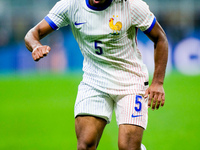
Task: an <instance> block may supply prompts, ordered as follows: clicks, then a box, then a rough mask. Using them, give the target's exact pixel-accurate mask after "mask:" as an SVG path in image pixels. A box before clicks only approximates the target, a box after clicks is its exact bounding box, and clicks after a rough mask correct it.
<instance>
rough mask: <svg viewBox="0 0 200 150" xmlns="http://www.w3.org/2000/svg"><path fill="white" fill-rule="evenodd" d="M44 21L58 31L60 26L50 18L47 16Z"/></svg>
mask: <svg viewBox="0 0 200 150" xmlns="http://www.w3.org/2000/svg"><path fill="white" fill-rule="evenodd" d="M44 20H46V22H47V23H48V24H49V25H50V26H51V28H52V29H53V30H57V29H58V26H57V25H56V24H55V23H54V22H53V21H52V20H51V19H50V18H49V17H48V16H46V17H45V18H44Z"/></svg>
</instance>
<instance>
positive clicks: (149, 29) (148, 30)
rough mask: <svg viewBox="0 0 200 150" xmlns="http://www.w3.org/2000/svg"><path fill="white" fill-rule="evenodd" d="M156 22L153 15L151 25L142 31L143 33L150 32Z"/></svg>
mask: <svg viewBox="0 0 200 150" xmlns="http://www.w3.org/2000/svg"><path fill="white" fill-rule="evenodd" d="M155 24H156V17H154V19H153V22H152V24H151V26H150V27H149V28H148V29H147V30H146V31H144V33H145V34H148V33H150V32H151V30H152V29H153V27H154V25H155Z"/></svg>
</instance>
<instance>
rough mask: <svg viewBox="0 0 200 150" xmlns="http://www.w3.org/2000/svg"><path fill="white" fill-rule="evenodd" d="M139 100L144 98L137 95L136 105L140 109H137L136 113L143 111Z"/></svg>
mask: <svg viewBox="0 0 200 150" xmlns="http://www.w3.org/2000/svg"><path fill="white" fill-rule="evenodd" d="M139 99H142V96H141V95H136V97H135V104H137V105H138V107H135V111H137V112H138V111H141V109H142V103H141V101H139Z"/></svg>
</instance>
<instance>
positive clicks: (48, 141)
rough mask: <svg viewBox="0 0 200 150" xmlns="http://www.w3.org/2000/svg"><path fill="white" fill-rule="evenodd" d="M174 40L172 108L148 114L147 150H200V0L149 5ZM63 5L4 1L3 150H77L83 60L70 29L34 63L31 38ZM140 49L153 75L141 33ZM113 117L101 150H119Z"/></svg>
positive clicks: (169, 83)
mask: <svg viewBox="0 0 200 150" xmlns="http://www.w3.org/2000/svg"><path fill="white" fill-rule="evenodd" d="M145 1H146V2H147V3H148V4H149V6H150V9H151V11H152V12H153V13H154V14H155V15H156V17H157V20H158V21H159V22H160V24H161V25H162V27H163V28H164V30H165V31H166V33H167V37H168V39H169V60H168V66H167V75H166V79H165V85H164V86H165V91H166V106H165V107H164V108H162V109H160V110H159V111H154V112H153V111H151V110H149V124H148V130H147V131H146V132H145V134H144V139H143V143H144V144H145V145H146V147H147V149H149V150H160V149H162V150H169V149H184V150H188V149H198V147H199V145H198V139H199V138H200V137H199V134H200V129H199V126H200V120H199V117H198V115H199V113H200V110H199V106H200V101H199V97H200V91H199V83H200V1H199V0H167V1H166V0H145ZM56 2H57V0H28V1H27V0H0V58H1V59H0V150H36V149H37V150H62V149H63V150H64V149H76V137H75V132H74V119H73V106H74V101H75V98H76V92H77V86H78V84H79V82H80V81H81V74H82V71H81V69H82V61H83V58H82V55H81V53H80V51H79V48H78V45H77V43H76V41H75V40H74V38H73V35H72V33H71V31H70V28H69V27H65V28H62V29H60V30H58V31H56V32H54V33H52V34H51V35H49V36H48V37H46V38H45V39H43V40H42V43H43V44H47V45H49V46H51V48H52V51H51V52H50V54H49V55H48V57H45V58H44V59H42V60H40V61H39V62H34V61H33V60H32V57H31V53H30V52H29V51H28V50H27V49H26V48H25V45H24V41H23V38H24V36H25V34H26V33H27V31H28V30H29V29H30V28H32V27H33V26H34V25H36V24H37V23H38V22H39V21H40V20H41V19H43V18H44V17H45V16H46V14H47V13H48V11H49V10H50V9H51V8H52V7H53V5H54V4H55V3H56ZM138 41H139V48H140V49H141V52H142V55H143V60H144V62H145V63H146V65H147V66H148V69H149V71H150V75H151V76H152V73H153V68H154V66H153V43H152V42H151V41H149V40H148V38H147V37H146V36H145V35H144V34H143V33H142V32H140V33H139V35H138ZM114 118H115V116H114V115H113V121H112V123H111V124H109V125H108V126H107V128H106V129H105V133H104V134H103V136H102V141H101V142H100V145H99V148H98V149H99V150H106V149H109V150H115V149H117V132H118V127H117V126H116V122H115V119H114Z"/></svg>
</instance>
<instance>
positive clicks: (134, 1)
mask: <svg viewBox="0 0 200 150" xmlns="http://www.w3.org/2000/svg"><path fill="white" fill-rule="evenodd" d="M128 1H129V4H130V8H131V9H139V8H149V6H148V4H147V3H146V2H145V1H143V0H128Z"/></svg>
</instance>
